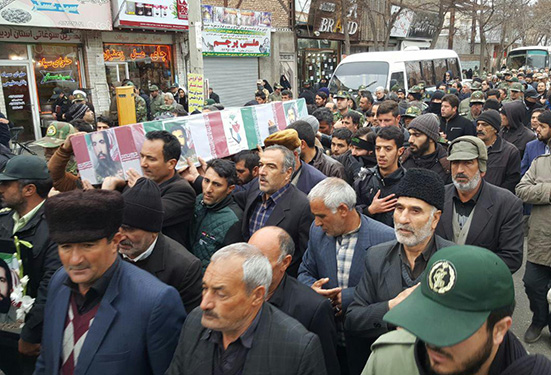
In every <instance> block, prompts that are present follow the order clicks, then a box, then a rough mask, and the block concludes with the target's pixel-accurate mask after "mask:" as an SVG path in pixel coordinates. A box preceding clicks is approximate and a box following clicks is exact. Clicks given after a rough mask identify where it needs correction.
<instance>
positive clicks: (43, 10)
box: [0, 0, 113, 30]
mask: <svg viewBox="0 0 551 375" xmlns="http://www.w3.org/2000/svg"><path fill="white" fill-rule="evenodd" d="M0 25H11V26H26V27H27V26H38V27H60V28H66V29H89V30H112V29H113V27H112V19H111V5H110V3H109V0H94V1H82V0H57V1H54V0H5V1H2V2H0Z"/></svg>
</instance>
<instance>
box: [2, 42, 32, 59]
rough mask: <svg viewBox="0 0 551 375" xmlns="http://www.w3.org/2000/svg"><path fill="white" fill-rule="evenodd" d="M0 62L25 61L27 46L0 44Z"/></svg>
mask: <svg viewBox="0 0 551 375" xmlns="http://www.w3.org/2000/svg"><path fill="white" fill-rule="evenodd" d="M0 60H12V61H17V60H27V46H26V45H25V44H17V43H0Z"/></svg>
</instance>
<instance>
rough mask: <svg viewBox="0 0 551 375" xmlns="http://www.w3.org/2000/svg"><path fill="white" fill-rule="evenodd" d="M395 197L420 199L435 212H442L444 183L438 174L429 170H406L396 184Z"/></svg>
mask: <svg viewBox="0 0 551 375" xmlns="http://www.w3.org/2000/svg"><path fill="white" fill-rule="evenodd" d="M396 197H410V198H417V199H421V200H422V201H425V202H427V203H428V204H430V205H432V206H434V207H436V209H437V210H443V209H444V197H445V192H444V182H443V181H442V178H440V176H439V175H438V173H436V172H434V171H431V170H430V169H421V168H412V169H408V170H407V172H406V175H405V176H404V178H402V179H401V180H400V182H399V183H398V186H397V190H396Z"/></svg>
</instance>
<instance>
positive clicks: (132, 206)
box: [119, 177, 203, 312]
mask: <svg viewBox="0 0 551 375" xmlns="http://www.w3.org/2000/svg"><path fill="white" fill-rule="evenodd" d="M122 196H123V198H124V213H123V217H122V225H121V228H120V230H119V232H120V233H121V242H120V243H119V253H121V254H122V257H123V259H124V260H126V261H128V262H130V263H132V264H134V265H135V266H138V267H140V268H141V269H142V270H145V271H147V272H149V273H150V274H152V275H154V276H155V277H156V278H158V279H159V280H161V281H162V282H163V283H165V284H167V285H170V286H173V287H174V288H176V290H177V291H178V293H180V298H181V299H182V302H183V303H184V306H185V308H186V311H187V312H191V311H192V310H193V309H194V308H196V307H197V306H199V304H200V303H201V279H202V277H203V272H202V270H201V261H200V260H199V259H197V257H195V256H194V255H192V254H191V253H190V252H189V251H188V250H187V249H186V248H185V247H184V246H182V245H180V244H179V243H178V242H176V241H174V240H173V239H171V238H169V237H167V236H165V235H164V234H162V233H160V232H161V230H162V227H163V202H162V200H161V190H160V189H159V186H158V185H157V184H156V183H155V182H153V181H151V180H148V179H147V178H143V177H142V178H140V179H138V181H136V183H135V184H134V187H133V188H132V189H128V190H126V191H125V192H124V193H123V195H122Z"/></svg>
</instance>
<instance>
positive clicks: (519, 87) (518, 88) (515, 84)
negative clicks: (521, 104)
mask: <svg viewBox="0 0 551 375" xmlns="http://www.w3.org/2000/svg"><path fill="white" fill-rule="evenodd" d="M511 91H518V92H524V86H523V85H522V83H520V82H513V84H512V85H511V87H509V91H508V93H507V99H505V100H503V101H502V103H509V102H512V101H513V100H512V99H511ZM515 100H521V101H522V98H520V97H519V98H518V99H515Z"/></svg>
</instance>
